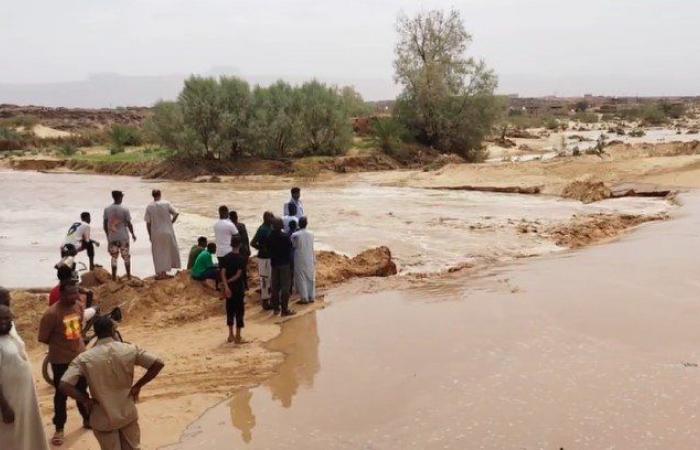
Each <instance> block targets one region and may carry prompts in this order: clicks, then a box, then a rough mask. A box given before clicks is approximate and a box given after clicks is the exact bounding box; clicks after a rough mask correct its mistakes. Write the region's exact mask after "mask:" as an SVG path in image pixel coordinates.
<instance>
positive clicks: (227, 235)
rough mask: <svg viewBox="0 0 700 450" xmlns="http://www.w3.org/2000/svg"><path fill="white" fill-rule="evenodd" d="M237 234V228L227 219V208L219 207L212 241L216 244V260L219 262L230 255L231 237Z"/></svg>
mask: <svg viewBox="0 0 700 450" xmlns="http://www.w3.org/2000/svg"><path fill="white" fill-rule="evenodd" d="M236 234H238V228H236V225H235V224H234V223H233V222H231V220H230V219H229V217H228V207H227V206H224V205H222V206H219V220H217V221H216V223H215V224H214V240H215V242H216V258H217V259H218V260H219V267H221V259H222V258H223V257H224V256H226V255H228V254H229V253H231V251H232V250H233V248H232V247H231V237H233V236H234V235H236Z"/></svg>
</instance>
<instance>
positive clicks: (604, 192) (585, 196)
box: [561, 181, 612, 203]
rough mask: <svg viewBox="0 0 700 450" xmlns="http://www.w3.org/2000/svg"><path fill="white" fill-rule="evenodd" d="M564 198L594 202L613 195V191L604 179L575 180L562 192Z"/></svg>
mask: <svg viewBox="0 0 700 450" xmlns="http://www.w3.org/2000/svg"><path fill="white" fill-rule="evenodd" d="M561 196H562V197H564V198H570V199H573V200H578V201H581V202H583V203H593V202H598V201H600V200H605V199H606V198H610V197H612V191H611V190H610V188H609V187H607V186H606V185H605V183H603V182H602V181H574V182H573V183H570V184H569V185H567V186H566V187H565V188H564V190H563V191H562V192H561Z"/></svg>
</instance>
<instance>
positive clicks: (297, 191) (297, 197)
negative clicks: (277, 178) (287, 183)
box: [282, 187, 306, 219]
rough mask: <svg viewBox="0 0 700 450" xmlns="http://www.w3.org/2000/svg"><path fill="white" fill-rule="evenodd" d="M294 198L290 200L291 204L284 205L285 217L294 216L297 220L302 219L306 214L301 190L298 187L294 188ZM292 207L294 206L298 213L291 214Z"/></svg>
mask: <svg viewBox="0 0 700 450" xmlns="http://www.w3.org/2000/svg"><path fill="white" fill-rule="evenodd" d="M291 193H292V198H291V200H289V202H287V203H285V204H284V208H283V211H282V213H283V214H282V215H283V216H294V217H296V218H297V219H300V218H302V217H304V216H305V215H306V214H304V204H303V203H302V202H301V189H299V188H298V187H293V188H292V191H291ZM290 205H294V206H295V207H296V213H295V214H291V213H290V211H289V207H290Z"/></svg>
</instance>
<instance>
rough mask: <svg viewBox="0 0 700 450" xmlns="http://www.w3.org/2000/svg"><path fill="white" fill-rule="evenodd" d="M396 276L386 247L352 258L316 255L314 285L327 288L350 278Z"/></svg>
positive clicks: (337, 255)
mask: <svg viewBox="0 0 700 450" xmlns="http://www.w3.org/2000/svg"><path fill="white" fill-rule="evenodd" d="M395 274H396V264H394V261H393V260H392V258H391V251H390V250H389V249H388V248H387V247H377V248H373V249H369V250H365V251H364V252H362V253H360V254H359V255H357V256H355V257H354V258H349V257H347V256H344V255H339V254H338V253H335V252H326V251H323V252H318V253H317V254H316V284H317V285H318V286H319V287H328V286H332V285H334V284H337V283H341V282H343V281H345V280H349V279H351V278H360V277H388V276H390V275H395Z"/></svg>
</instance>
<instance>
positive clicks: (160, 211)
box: [144, 189, 181, 280]
mask: <svg viewBox="0 0 700 450" xmlns="http://www.w3.org/2000/svg"><path fill="white" fill-rule="evenodd" d="M152 195H153V203H151V204H150V205H148V207H146V215H145V217H144V220H145V221H146V228H148V236H149V237H150V238H151V252H152V253H153V265H154V266H155V269H156V279H157V280H162V279H164V278H167V277H168V271H169V270H171V269H179V268H180V267H181V266H180V250H179V249H178V247H177V239H176V238H175V229H174V228H173V224H174V223H175V221H176V220H177V217H178V212H177V211H176V210H175V208H173V207H172V205H171V204H170V203H169V202H166V201H165V200H161V193H160V190H158V189H154V190H153V192H152Z"/></svg>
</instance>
